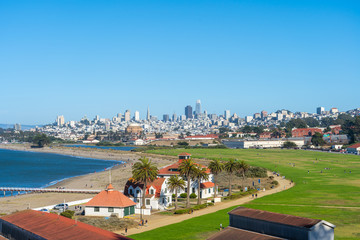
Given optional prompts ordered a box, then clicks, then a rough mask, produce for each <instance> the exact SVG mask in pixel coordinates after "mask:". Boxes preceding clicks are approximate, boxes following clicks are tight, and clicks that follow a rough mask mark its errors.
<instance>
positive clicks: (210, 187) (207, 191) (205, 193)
mask: <svg viewBox="0 0 360 240" xmlns="http://www.w3.org/2000/svg"><path fill="white" fill-rule="evenodd" d="M178 156H179V160H178V161H177V162H176V163H174V164H171V165H169V166H166V167H163V168H161V169H160V170H159V173H158V176H159V177H161V178H165V179H166V180H165V182H166V183H167V180H168V179H169V178H170V177H171V176H173V175H180V172H179V166H180V164H181V162H182V161H184V160H186V159H190V158H191V154H189V153H186V152H184V153H180V154H179V155H178ZM197 165H198V166H200V167H202V168H205V169H206V173H207V174H209V179H208V180H207V181H201V184H200V188H201V191H200V194H201V196H200V197H201V198H208V197H211V196H213V194H214V186H215V185H214V175H213V174H212V173H211V171H210V169H209V168H207V167H206V166H203V165H200V164H197ZM185 182H186V181H185ZM190 186H191V189H190V193H195V194H198V191H197V190H198V189H197V188H198V182H197V180H195V181H192V180H191V182H190ZM186 192H187V189H185V190H181V191H178V194H179V195H180V194H181V193H186Z"/></svg>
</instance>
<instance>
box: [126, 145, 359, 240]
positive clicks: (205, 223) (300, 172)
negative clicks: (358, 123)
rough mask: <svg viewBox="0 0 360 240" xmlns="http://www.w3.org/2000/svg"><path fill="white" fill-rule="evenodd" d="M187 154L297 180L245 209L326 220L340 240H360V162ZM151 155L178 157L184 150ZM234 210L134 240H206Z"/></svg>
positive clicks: (307, 154) (270, 153)
mask: <svg viewBox="0 0 360 240" xmlns="http://www.w3.org/2000/svg"><path fill="white" fill-rule="evenodd" d="M185 151H186V152H189V153H191V154H192V155H193V157H194V158H207V159H215V158H219V159H223V160H225V161H226V160H228V159H230V158H235V159H239V160H245V161H246V162H248V163H249V164H250V165H253V166H262V167H265V168H267V169H269V170H272V171H274V170H275V171H278V172H280V173H281V174H282V175H284V176H286V178H288V179H292V180H293V181H294V182H295V183H296V186H295V187H293V188H291V189H289V190H287V191H283V192H280V193H277V194H273V195H270V196H266V197H263V198H260V199H257V200H254V201H252V202H251V203H249V204H246V205H244V206H246V207H250V208H257V209H263V210H267V211H273V212H279V213H286V214H293V215H297V216H303V217H310V218H317V219H324V220H326V221H329V222H331V223H333V224H335V225H336V229H335V238H336V239H359V238H360V157H359V156H351V155H343V154H333V153H322V152H312V151H303V150H264V149H260V150H255V149H249V150H243V149H241V150H240V149H239V150H237V149H186V150H185ZM149 152H150V153H157V154H166V155H177V154H178V153H180V152H184V150H183V149H180V150H177V149H174V150H153V151H149ZM316 159H317V160H316ZM293 164H295V167H293ZM325 168H330V169H325ZM308 171H309V173H308ZM321 171H322V172H321ZM349 171H351V173H349ZM229 210H230V209H226V210H221V211H218V212H216V213H212V214H207V215H204V216H201V217H197V218H193V219H190V220H187V221H183V222H181V223H177V224H173V225H169V226H166V227H162V228H158V229H155V230H152V231H148V232H145V233H142V234H136V235H132V236H131V237H132V238H134V239H163V238H166V239H205V238H206V237H207V236H209V235H211V234H212V233H213V232H215V231H216V230H217V228H218V226H219V224H220V223H222V224H223V225H224V226H226V225H227V224H228V215H227V214H226V213H227V212H228V211H229Z"/></svg>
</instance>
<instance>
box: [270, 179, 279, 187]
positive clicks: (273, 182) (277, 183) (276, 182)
mask: <svg viewBox="0 0 360 240" xmlns="http://www.w3.org/2000/svg"><path fill="white" fill-rule="evenodd" d="M271 184H274V185H275V186H277V185H279V182H278V181H276V180H274V181H272V182H271Z"/></svg>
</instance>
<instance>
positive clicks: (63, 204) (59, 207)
mask: <svg viewBox="0 0 360 240" xmlns="http://www.w3.org/2000/svg"><path fill="white" fill-rule="evenodd" d="M68 208H69V205H67V203H60V204H58V205H56V206H55V207H54V209H56V210H66V209H68Z"/></svg>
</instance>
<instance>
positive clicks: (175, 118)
mask: <svg viewBox="0 0 360 240" xmlns="http://www.w3.org/2000/svg"><path fill="white" fill-rule="evenodd" d="M172 121H173V122H176V121H177V116H176V113H174V114H173V115H172Z"/></svg>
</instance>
